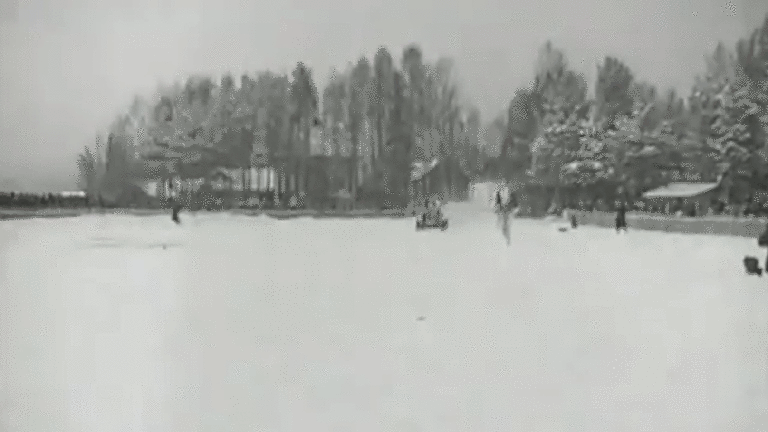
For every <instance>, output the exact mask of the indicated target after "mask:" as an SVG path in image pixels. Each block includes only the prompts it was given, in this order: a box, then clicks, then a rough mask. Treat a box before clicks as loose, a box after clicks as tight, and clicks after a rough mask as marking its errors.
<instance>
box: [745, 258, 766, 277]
mask: <svg viewBox="0 0 768 432" xmlns="http://www.w3.org/2000/svg"><path fill="white" fill-rule="evenodd" d="M744 269H745V270H746V271H747V274H750V275H758V276H762V275H763V269H761V268H760V264H759V261H758V260H757V258H755V257H753V256H746V257H744Z"/></svg>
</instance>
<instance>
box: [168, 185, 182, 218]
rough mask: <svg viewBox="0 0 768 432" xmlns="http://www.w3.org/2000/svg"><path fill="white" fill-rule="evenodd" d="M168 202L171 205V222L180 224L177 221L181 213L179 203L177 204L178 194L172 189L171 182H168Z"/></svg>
mask: <svg viewBox="0 0 768 432" xmlns="http://www.w3.org/2000/svg"><path fill="white" fill-rule="evenodd" d="M168 195H169V198H168V202H169V204H170V205H171V209H172V212H171V220H172V221H174V222H175V223H177V224H180V223H181V219H179V212H180V211H181V203H180V202H179V198H178V192H177V191H176V189H174V187H173V181H172V180H168Z"/></svg>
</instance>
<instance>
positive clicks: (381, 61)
mask: <svg viewBox="0 0 768 432" xmlns="http://www.w3.org/2000/svg"><path fill="white" fill-rule="evenodd" d="M767 65H768V17H766V19H765V22H764V24H763V25H762V26H761V27H760V28H758V29H756V30H754V31H753V32H752V33H751V34H749V35H746V36H745V37H743V38H742V39H741V40H740V41H739V42H738V44H737V45H736V46H735V47H733V48H729V47H726V46H725V45H723V44H719V45H718V46H717V48H716V49H715V50H714V52H713V53H712V54H711V56H709V58H708V59H707V61H706V62H705V64H704V67H705V69H704V72H703V73H702V74H701V76H699V77H697V78H696V80H695V85H694V86H693V88H692V89H691V91H690V92H688V94H679V93H678V92H677V91H675V90H667V91H662V90H661V89H658V88H657V87H656V86H654V85H653V84H652V83H648V82H646V81H643V80H641V79H639V78H638V77H636V76H635V74H634V73H633V72H632V71H631V69H630V68H629V67H628V66H627V65H626V64H625V63H623V62H622V61H621V60H620V59H618V58H615V57H610V56H608V57H606V58H605V59H604V61H603V62H602V64H600V65H598V68H597V79H596V81H595V82H594V84H593V85H594V87H593V90H594V92H593V94H594V97H592V98H589V97H588V93H589V92H588V83H587V82H586V81H585V79H584V76H583V75H582V74H581V73H579V72H578V71H576V70H575V69H574V68H572V67H571V66H570V65H569V64H568V62H567V60H566V55H565V53H563V52H562V51H561V50H559V49H557V48H556V47H555V46H553V45H552V44H551V43H546V44H545V45H544V46H543V47H542V49H541V51H540V56H539V59H538V62H537V64H536V66H535V74H534V76H533V79H532V82H531V84H530V85H529V86H527V87H525V88H521V89H519V90H518V91H516V92H515V94H514V95H513V96H512V98H511V101H510V103H509V107H508V110H507V112H506V113H504V114H503V115H501V116H499V117H497V118H494V119H492V121H490V122H488V123H486V124H483V123H481V119H480V114H479V111H478V110H477V109H476V108H475V107H474V106H471V105H468V104H466V103H462V101H463V100H464V99H462V98H460V96H459V94H460V88H459V85H458V83H457V82H456V79H455V78H454V73H453V63H452V61H451V60H449V59H445V58H442V59H439V60H437V61H436V62H434V63H430V62H427V61H425V60H424V57H423V55H422V52H421V50H420V49H419V47H418V46H416V45H411V46H409V47H406V48H405V49H404V50H403V52H402V54H401V56H400V59H399V61H395V59H394V58H393V56H392V55H391V53H390V52H389V51H388V50H387V49H386V48H383V47H382V48H379V50H378V51H377V52H376V53H375V55H374V56H373V58H372V59H369V58H367V57H361V58H360V59H359V60H358V61H357V62H355V63H351V64H349V65H348V66H347V67H346V69H344V70H341V71H335V72H334V73H333V74H332V76H331V79H330V80H329V81H328V83H327V85H326V86H325V87H324V88H323V89H322V90H318V88H317V86H316V84H315V81H314V75H313V71H312V70H311V69H310V68H309V67H308V66H307V65H305V64H303V63H298V64H297V65H296V67H295V68H294V70H293V71H292V73H291V74H290V75H284V74H278V73H274V72H270V71H263V72H259V73H256V74H244V75H242V76H241V77H240V78H239V82H238V80H236V79H235V78H234V77H233V76H232V75H225V76H224V77H222V78H221V79H214V78H213V77H210V76H197V77H191V78H189V79H188V80H186V81H185V82H183V83H176V84H174V85H172V86H169V87H166V88H161V89H160V90H159V91H158V94H157V95H156V97H154V98H153V99H150V100H143V99H141V98H139V97H137V98H136V100H135V101H134V103H133V104H132V105H131V106H130V107H129V108H128V109H127V111H126V113H125V114H123V115H121V116H119V117H118V118H117V119H116V120H115V122H114V123H113V124H112V126H111V127H110V129H109V134H108V136H107V138H106V141H105V144H104V145H101V144H100V143H99V142H97V145H96V146H95V147H94V148H86V149H85V150H84V152H83V153H82V154H81V155H80V158H79V161H78V166H79V170H80V177H81V185H82V187H83V189H84V190H87V191H89V194H91V195H95V194H100V195H105V196H108V197H110V198H112V197H116V196H120V195H121V194H122V195H125V196H133V195H131V194H127V195H126V194H125V193H124V191H125V190H127V189H130V188H131V187H134V188H135V186H132V185H135V184H136V183H137V181H138V180H139V179H150V178H161V177H167V176H169V175H170V174H172V173H173V172H175V173H176V174H178V175H181V176H182V177H185V178H201V177H205V176H206V175H208V174H209V173H210V172H211V171H212V170H213V169H214V168H217V167H228V168H242V169H243V170H242V173H243V174H242V175H243V177H244V178H243V179H242V182H243V183H251V181H250V179H249V178H245V177H248V174H247V172H248V170H247V168H250V167H254V166H269V167H272V168H274V169H275V170H276V177H277V182H276V183H277V185H275V186H277V187H278V189H279V190H280V191H281V192H283V191H289V192H290V191H293V190H302V188H303V187H305V188H308V189H312V186H313V185H314V184H315V183H317V181H316V179H317V178H318V177H317V175H316V174H317V169H318V166H320V167H321V168H322V170H321V171H322V176H321V177H322V178H324V180H323V182H322V183H323V185H322V188H320V190H319V192H318V189H317V188H315V192H316V193H321V194H322V193H325V194H331V193H335V192H337V191H339V190H340V189H344V190H347V191H348V192H349V193H350V195H351V196H352V197H353V199H357V198H359V197H361V196H368V197H375V199H374V200H373V201H378V202H380V203H381V202H386V203H388V204H390V205H393V204H403V203H404V202H405V201H406V200H407V199H408V182H409V173H410V172H411V168H412V164H413V162H416V161H430V160H432V159H434V158H438V159H439V160H441V163H440V164H439V165H438V168H437V171H438V176H437V177H438V179H439V180H440V181H439V182H437V186H434V185H433V188H435V187H436V188H438V189H440V190H443V191H444V192H445V193H446V194H447V195H452V196H454V197H460V196H461V195H462V192H463V191H462V190H461V189H462V188H464V186H465V185H466V182H465V181H464V179H467V178H468V179H472V180H477V179H484V178H485V179H502V178H503V179H506V180H513V181H515V183H516V184H517V185H519V186H521V187H522V188H523V189H524V191H525V195H526V196H527V197H529V198H532V199H533V200H534V201H537V202H538V203H540V204H541V206H544V207H547V206H549V205H552V204H556V205H565V204H569V203H572V202H573V201H574V200H587V201H599V200H603V201H606V202H612V201H613V200H615V199H617V198H621V199H623V200H626V201H629V202H633V201H635V200H638V199H639V198H640V196H641V194H642V192H644V191H646V190H649V189H652V188H655V187H658V186H660V185H663V184H665V183H668V182H670V181H697V182H705V181H712V182H714V181H718V180H721V181H722V185H723V188H722V190H723V197H722V199H723V201H724V202H727V203H742V202H745V201H749V200H751V199H753V198H754V197H755V196H756V195H759V194H760V193H761V192H763V191H767V190H768V151H766V137H767V136H768V131H767V129H768V66H767ZM669 66H670V67H675V65H669ZM315 144H316V145H315ZM254 149H255V151H254ZM317 155H323V157H324V158H325V159H324V160H325V162H324V163H323V164H321V165H317V164H316V163H314V162H312V161H313V160H315V159H317V157H316V156H317ZM170 160H177V161H178V163H177V165H175V166H171V165H172V164H171V165H169V164H168V163H167V162H168V161H170ZM312 172H315V177H312V175H310V174H311V173H312ZM311 179H315V180H311ZM315 186H316V185H315ZM134 195H135V194H134Z"/></svg>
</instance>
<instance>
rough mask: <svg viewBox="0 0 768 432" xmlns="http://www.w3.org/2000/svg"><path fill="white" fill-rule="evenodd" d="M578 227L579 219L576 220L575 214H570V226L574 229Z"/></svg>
mask: <svg viewBox="0 0 768 432" xmlns="http://www.w3.org/2000/svg"><path fill="white" fill-rule="evenodd" d="M578 227H579V221H578V219H576V215H575V214H572V215H571V228H573V229H576V228H578Z"/></svg>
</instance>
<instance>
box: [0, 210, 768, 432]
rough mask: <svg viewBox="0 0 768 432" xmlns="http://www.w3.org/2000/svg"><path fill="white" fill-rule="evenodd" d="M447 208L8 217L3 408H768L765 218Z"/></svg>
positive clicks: (588, 417)
mask: <svg viewBox="0 0 768 432" xmlns="http://www.w3.org/2000/svg"><path fill="white" fill-rule="evenodd" d="M448 214H449V217H451V226H450V228H449V229H448V231H446V232H420V233H416V232H415V231H414V228H413V220H412V219H404V220H375V219H369V220H365V219H363V220H330V219H326V220H313V219H297V220H289V221H276V220H271V219H268V218H266V217H258V218H253V217H238V216H232V215H226V214H200V215H190V214H182V218H183V220H184V224H183V225H182V226H180V227H179V226H175V225H173V224H172V223H171V222H170V216H163V217H133V216H95V215H94V216H85V217H80V218H76V219H50V220H45V219H39V220H23V221H10V222H3V223H0V265H1V266H0V430H2V431H4V432H5V431H7V432H15V431H31V432H42V431H52V432H59V431H62V432H63V431H94V432H106V431H110V432H111V431H158V432H160V431H163V432H165V431H179V432H190V431H216V432H219V431H287V432H288V431H290V432H294V431H295V432H299V431H301V432H305V431H350V432H351V431H356V432H362V431H404V432H417V431H419V432H420V431H424V432H427V431H429V432H432V431H434V432H446V431H590V432H591V431H611V432H616V431H757V430H768V411H767V410H768V376H767V375H766V365H767V364H768V327H767V325H768V313H766V312H768V295H767V294H766V289H768V280H766V279H765V278H762V279H761V278H757V277H748V276H745V274H744V271H743V267H742V264H741V259H742V258H743V256H744V255H745V254H753V255H757V256H758V257H759V258H760V260H761V263H762V262H763V261H764V251H763V250H758V249H757V247H756V242H755V240H754V239H745V238H730V237H713V236H703V235H698V236H693V235H691V236H686V235H676V234H665V233H655V232H640V231H631V232H630V233H629V234H628V235H626V236H617V235H616V234H615V233H613V232H612V231H610V230H607V229H598V228H592V227H581V228H579V229H578V230H576V231H573V232H567V233H559V232H557V231H556V230H555V229H554V228H553V226H552V225H550V224H547V223H544V222H541V221H525V220H516V221H514V223H513V225H512V245H511V246H510V247H507V246H506V244H505V242H504V240H503V238H502V236H501V234H500V232H499V230H498V229H497V228H496V226H495V219H494V216H493V214H492V213H490V211H489V210H481V209H476V208H473V207H471V206H468V205H454V206H453V207H452V208H449V209H448ZM163 245H166V247H165V249H164V248H163V247H162V246H163ZM419 317H424V319H423V320H420V319H418V318H419Z"/></svg>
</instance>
